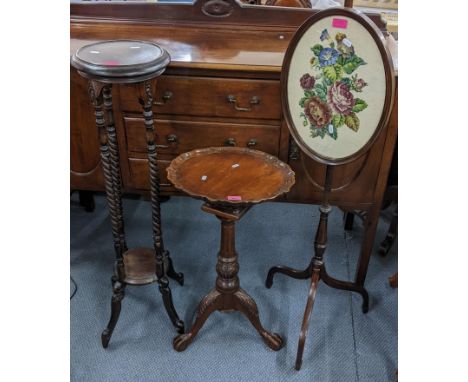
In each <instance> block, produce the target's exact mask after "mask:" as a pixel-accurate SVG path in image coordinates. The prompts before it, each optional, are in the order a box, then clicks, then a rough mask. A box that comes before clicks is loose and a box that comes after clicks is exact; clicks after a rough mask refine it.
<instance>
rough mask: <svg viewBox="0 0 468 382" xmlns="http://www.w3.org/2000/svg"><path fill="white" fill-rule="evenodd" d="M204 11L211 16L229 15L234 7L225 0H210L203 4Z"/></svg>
mask: <svg viewBox="0 0 468 382" xmlns="http://www.w3.org/2000/svg"><path fill="white" fill-rule="evenodd" d="M202 11H203V13H204V14H205V15H207V16H211V17H227V16H229V15H230V14H231V13H232V11H233V7H232V5H231V4H229V3H228V2H227V1H225V0H209V1H207V2H206V3H205V4H203V7H202Z"/></svg>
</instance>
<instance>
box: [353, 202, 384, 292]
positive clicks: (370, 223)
mask: <svg viewBox="0 0 468 382" xmlns="http://www.w3.org/2000/svg"><path fill="white" fill-rule="evenodd" d="M379 216H380V209H379V208H378V207H376V206H373V207H372V209H370V210H369V211H368V213H367V214H366V217H365V219H364V238H363V241H362V245H361V254H360V256H359V262H358V267H357V270H356V277H355V279H354V282H355V284H358V285H361V286H364V282H365V281H366V275H367V269H368V267H369V260H370V256H371V253H372V247H373V244H374V237H375V232H376V230H377V223H378V221H379Z"/></svg>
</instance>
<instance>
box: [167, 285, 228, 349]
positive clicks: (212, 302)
mask: <svg viewBox="0 0 468 382" xmlns="http://www.w3.org/2000/svg"><path fill="white" fill-rule="evenodd" d="M221 307H222V301H221V293H220V292H218V291H217V290H216V289H212V290H211V292H210V293H208V294H207V295H206V296H205V297H204V298H203V299H202V300H201V302H200V304H198V309H197V318H196V319H195V322H194V324H193V326H192V328H191V329H190V331H189V332H188V333H185V334H179V335H178V336H176V337H175V338H174V340H173V341H172V345H173V347H174V349H175V350H177V351H179V352H181V351H184V350H185V349H187V346H188V345H190V343H191V342H192V341H193V339H194V338H195V336H196V335H197V333H198V332H199V331H200V329H201V328H202V326H203V324H204V323H205V321H206V320H207V318H208V317H209V316H210V314H211V313H213V312H214V311H216V310H217V309H220V308H221Z"/></svg>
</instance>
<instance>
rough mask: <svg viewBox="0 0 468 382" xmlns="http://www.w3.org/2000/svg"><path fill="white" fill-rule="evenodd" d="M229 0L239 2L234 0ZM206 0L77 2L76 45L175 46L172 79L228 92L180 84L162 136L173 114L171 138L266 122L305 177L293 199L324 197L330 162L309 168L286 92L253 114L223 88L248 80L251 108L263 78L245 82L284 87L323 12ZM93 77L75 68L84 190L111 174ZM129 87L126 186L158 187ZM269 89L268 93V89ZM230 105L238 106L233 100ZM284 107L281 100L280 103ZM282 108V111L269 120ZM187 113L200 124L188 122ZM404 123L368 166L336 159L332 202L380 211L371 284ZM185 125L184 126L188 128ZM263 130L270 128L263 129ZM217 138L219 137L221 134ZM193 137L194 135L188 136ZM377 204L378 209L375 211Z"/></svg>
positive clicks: (117, 96)
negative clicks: (292, 46)
mask: <svg viewBox="0 0 468 382" xmlns="http://www.w3.org/2000/svg"><path fill="white" fill-rule="evenodd" d="M226 1H227V2H228V3H233V0H226ZM205 3H206V0H199V2H198V3H197V4H196V5H195V6H192V5H180V4H179V5H174V4H170V5H169V4H161V3H156V4H141V3H139V4H135V3H126V4H116V3H110V2H105V3H102V2H101V3H99V4H98V3H95V2H75V1H72V4H71V27H70V30H71V40H70V51H71V52H74V50H75V49H77V48H78V47H81V46H83V45H85V44H88V43H91V42H93V41H101V40H104V39H112V38H119V39H125V38H136V39H142V40H148V41H153V42H156V43H158V44H160V45H161V46H163V47H165V48H167V50H168V51H169V53H170V55H171V58H172V61H171V63H170V65H169V66H168V68H167V70H166V72H165V74H164V76H162V78H161V81H162V82H163V81H166V80H165V78H174V77H175V78H179V77H180V78H181V79H184V78H185V79H187V81H189V80H190V78H192V77H196V78H198V79H200V78H201V79H202V80H203V81H202V82H203V83H204V84H206V88H207V89H208V88H211V86H212V85H213V89H217V90H215V91H214V93H212V92H211V91H210V90H206V89H205V90H203V92H204V93H203V94H204V96H207V97H212V98H210V99H211V100H213V99H216V100H218V102H219V104H216V105H211V106H207V105H203V104H201V103H200V102H199V100H196V101H195V100H194V97H196V95H193V94H188V92H187V93H186V94H185V97H184V96H183V95H181V93H179V92H177V94H176V93H174V94H176V96H177V97H182V98H178V99H179V101H180V102H178V105H177V106H176V108H175V109H174V110H176V111H177V110H179V111H180V112H181V113H184V114H174V113H172V112H171V111H170V112H168V113H167V114H162V113H161V112H162V110H160V109H164V108H166V109H167V110H171V109H170V108H169V106H170V102H171V101H170V100H169V101H168V103H167V105H162V106H154V107H153V111H154V112H155V113H156V115H157V119H156V125H155V130H156V136H157V139H159V136H158V121H167V124H166V125H164V123H166V122H161V123H162V125H161V133H162V135H161V136H162V137H163V138H164V139H165V137H164V135H166V136H167V133H166V131H168V130H167V128H168V127H169V125H171V127H172V128H174V129H177V130H179V129H180V131H182V130H183V131H185V132H187V134H188V131H189V126H192V127H193V129H194V132H197V133H200V131H201V129H202V128H201V126H202V125H203V123H204V122H206V127H205V128H203V131H207V132H208V130H209V128H210V127H211V126H214V125H215V124H216V123H219V124H220V126H223V127H222V128H221V129H220V130H222V131H223V133H221V132H218V135H217V136H219V137H220V139H221V138H222V139H224V138H230V134H229V133H230V131H231V129H232V128H233V127H234V125H233V124H238V125H242V127H240V126H239V130H238V131H242V132H244V131H246V130H247V129H250V128H252V129H257V128H258V129H259V131H260V129H263V130H262V131H263V135H262V136H264V137H265V138H266V137H269V138H271V140H272V142H275V145H276V142H278V141H279V148H278V151H277V153H274V152H273V151H270V148H271V149H273V145H271V146H268V147H265V146H261V145H263V144H265V143H264V142H265V141H264V139H261V140H260V138H259V139H258V142H259V143H258V146H257V148H259V149H261V150H264V151H268V152H270V153H271V154H275V155H277V156H279V158H280V159H281V160H283V161H287V162H288V163H289V165H290V166H291V167H292V168H293V170H294V171H295V172H296V175H297V176H296V184H295V185H294V186H293V187H292V189H291V191H290V192H289V193H288V194H287V195H286V198H287V199H286V200H288V201H291V202H303V203H319V202H320V198H321V189H320V187H318V186H317V184H318V185H320V180H321V179H323V176H324V167H321V166H320V165H318V166H314V167H309V166H306V167H305V168H306V169H307V171H305V169H304V164H303V162H304V160H303V158H301V156H300V154H299V152H298V150H296V152H295V151H294V144H293V143H291V140H290V135H289V132H288V128H287V125H286V123H285V121H284V118H283V117H282V113H281V110H280V107H279V106H273V105H275V104H276V102H277V101H272V102H271V105H267V104H266V102H262V99H261V100H260V104H259V105H254V106H253V107H254V108H256V109H258V108H259V107H262V110H263V111H262V113H264V114H263V116H262V117H261V118H262V119H258V117H257V116H256V115H255V114H254V113H252V114H250V113H247V112H239V111H237V110H235V108H234V107H233V106H234V105H233V104H232V103H228V102H227V101H226V99H224V98H222V97H221V95H225V94H224V90H226V89H228V90H229V89H231V88H227V87H225V88H223V80H227V82H226V83H229V84H238V83H241V84H242V86H241V87H240V89H241V90H242V92H241V93H242V94H234V95H236V96H237V97H238V99H239V100H240V101H241V104H240V106H241V107H245V106H246V105H245V104H244V102H246V101H249V100H250V99H251V97H252V96H253V95H257V94H253V93H252V92H250V93H249V94H247V92H249V91H251V90H252V89H255V90H258V85H252V87H249V85H248V84H247V85H244V84H245V83H246V82H250V81H252V84H258V82H257V81H260V80H265V81H266V82H267V83H268V84H270V83H276V85H268V86H267V87H266V88H264V89H268V91H267V93H269V90H271V91H272V92H273V89H276V88H277V87H278V86H279V80H280V73H281V65H282V62H283V58H284V53H285V51H286V48H287V46H288V44H289V42H290V40H291V38H292V35H293V34H294V32H295V31H296V30H297V29H298V27H299V26H300V25H301V24H302V23H303V22H304V21H305V20H306V19H307V18H308V17H309V16H310V15H312V14H313V13H314V12H315V11H314V10H311V9H300V8H296V9H294V8H284V7H262V6H238V5H237V4H234V5H233V10H234V11H233V12H232V13H231V14H230V15H229V16H227V17H218V18H216V17H212V16H207V15H206V14H204V13H203V11H202V7H203V5H204V4H205ZM372 19H373V21H374V22H376V24H377V26H378V27H379V28H380V29H381V30H384V29H385V25H384V23H383V22H382V20H381V18H380V16H379V15H374V16H372ZM211 79H213V82H211ZM232 80H235V81H232ZM239 80H243V81H244V82H242V81H239ZM171 81H172V80H171ZM245 81H246V82H245ZM175 82H177V81H175ZM260 82H261V83H263V82H262V81H260ZM85 83H86V82H85V81H84V80H83V79H81V78H79V76H78V75H77V74H76V72H75V70H74V69H73V70H72V73H71V103H72V115H71V119H72V121H71V129H72V133H71V135H72V144H71V162H72V166H71V170H72V171H71V187H72V188H74V189H90V190H103V185H104V181H103V176H102V172H101V170H100V167H101V166H100V165H99V161H100V160H99V152H98V149H97V147H96V146H95V143H94V142H95V137H96V128H95V126H94V122H93V121H94V117H93V115H92V110H91V109H90V107H89V100H88V97H87V94H86V91H85V90H84V89H85V88H83V86H84V85H85ZM163 84H164V82H163ZM226 86H227V85H226ZM122 89H124V87H122V86H120V85H117V86H114V87H113V93H114V96H113V101H114V102H113V104H114V113H115V125H116V129H117V136H118V145H119V150H120V154H121V155H120V156H121V158H120V165H121V170H122V180H123V191H125V192H140V193H147V192H148V190H149V183H148V180H147V173H145V171H148V170H147V168H148V167H147V162H146V161H145V158H144V156H142V155H141V154H142V153H141V152H134V151H131V150H130V149H129V146H128V143H129V142H130V144H131V145H132V144H134V143H135V142H136V144H137V145H140V143H141V142H140V141H139V138H137V136H136V135H135V134H133V133H131V134H130V136H129V135H128V134H127V133H128V132H127V131H126V126H125V120H124V117H129V118H134V117H136V116H139V115H141V114H140V112H141V111H140V110H141V109H140V107H139V106H138V105H137V104H135V103H134V101H132V100H130V99H128V101H129V103H128V104H127V103H125V102H126V101H125V100H127V98H128V95H126V92H127V91H126V90H124V91H121V90H122ZM125 89H126V87H125ZM167 90H169V89H165V88H164V86H163V87H162V88H161V89H160V88H156V89H154V90H153V91H154V94H155V97H154V98H155V99H154V100H155V101H156V102H161V101H163V99H162V96H163V95H164V93H165V92H166V91H167ZM213 94H218V96H216V97H215V96H214V95H213ZM260 96H261V97H262V95H260ZM266 96H268V97H270V98H269V99H270V100H272V99H276V100H277V99H278V95H275V94H271V95H270V94H267V95H266ZM263 97H265V95H263ZM272 97H273V98H272ZM174 99H175V98H173V99H172V101H173V100H174ZM122 100H124V102H123V103H124V104H125V107H122V105H121V103H122ZM263 100H265V98H264V99H263ZM184 101H190V102H191V105H193V106H197V107H196V108H195V109H193V108H192V109H190V108H188V107H186V108H185V111H181V108H182V106H179V105H182V104H184ZM197 102H198V103H197ZM395 103H396V102H395ZM172 107H175V106H174V105H173V106H172ZM210 107H211V108H212V109H213V111H214V112H213V114H212V115H208V113H209V111H210ZM228 107H231V109H229V108H228ZM265 107H267V108H265ZM276 107H277V108H278V109H276V110H273V108H276ZM269 108H270V109H269ZM166 109H165V110H166ZM256 109H254V110H256ZM395 110H396V105H395V104H394V113H393V114H394V115H395V116H396V112H395ZM231 112H232V114H231ZM216 113H218V114H216ZM216 115H221V116H216ZM273 115H274V116H275V119H268V118H270V117H271V116H273ZM184 121H185V122H184ZM186 122H192V123H191V124H186ZM396 124H397V120H396V117H392V118H391V120H390V122H389V124H388V126H387V127H386V128H385V129H384V130H383V131H382V134H381V136H380V137H379V138H378V140H377V141H376V142H375V144H374V147H373V149H371V151H370V152H369V153H368V154H367V157H366V158H365V159H362V160H363V161H364V164H363V166H362V168H360V166H361V163H360V161H356V163H352V164H349V165H343V166H338V167H337V168H336V173H335V178H334V185H333V187H332V188H333V190H332V193H331V196H330V202H331V203H333V204H337V205H340V206H345V207H347V208H348V209H364V210H367V211H370V212H371V213H370V216H371V218H370V219H369V221H368V223H367V224H366V225H365V227H366V228H365V239H364V242H363V247H362V251H361V261H360V265H359V267H358V269H359V270H358V273H357V276H356V277H357V278H356V280H357V281H358V282H361V283H363V282H364V279H365V274H366V270H367V263H368V259H369V256H370V253H371V249H372V243H373V240H374V235H375V229H374V228H375V225H376V224H377V218H372V216H374V217H377V216H378V206H379V204H380V203H381V198H382V195H383V192H384V187H383V186H382V184H383V185H385V182H386V177H387V175H388V166H389V162H390V160H389V159H388V156H389V155H388V151H390V157H391V152H392V150H393V145H394V141H395V139H394V137H396V130H397V127H396ZM267 125H268V127H267ZM270 125H271V126H275V128H276V127H277V126H280V130H279V131H278V135H277V136H275V137H274V138H273V136H272V135H271V134H272V132H273V130H272V129H271V128H270V127H269V126H270ZM198 127H200V129H198ZM244 128H245V130H244ZM205 129H206V130H205ZM180 134H181V136H182V135H183V133H182V132H181V133H180ZM210 134H211V133H206V134H203V133H202V134H192V137H191V142H193V145H194V146H196V148H200V147H205V142H206V143H208V140H209V139H208V136H209V135H210ZM248 135H249V134H245V135H242V136H243V137H245V138H243V139H244V140H243V141H242V139H241V138H240V136H238V137H239V138H238V139H237V142H238V145H241V144H242V143H243V142H245V139H247V136H248ZM255 135H256V136H257V135H258V136H260V132H259V133H258V134H255ZM254 138H255V137H254ZM164 139H163V141H164ZM181 139H182V138H181ZM210 139H211V138H210ZM213 139H214V138H213ZM135 140H136V141H135ZM217 140H218V138H216V141H217ZM249 140H250V138H249ZM132 142H133V143H132ZM181 142H182V141H181ZM183 142H185V139H184V140H183ZM210 142H211V141H210ZM392 142H393V143H392ZM158 144H163V145H164V144H165V143H163V142H160V141H158ZM210 144H211V143H210ZM138 147H139V146H138ZM168 151H171V153H168V154H167V155H166V156H164V157H160V160H165V161H170V160H171V159H172V158H173V157H174V155H176V154H179V153H180V152H179V151H178V152H177V153H175V151H177V150H176V149H172V148H171V149H170V150H168ZM305 164H307V163H305ZM135 174H136V175H135ZM164 174H165V172H164V171H162V173H161V175H163V176H164ZM349 182H351V183H350V184H349V185H348V187H347V192H344V191H343V190H339V189H337V188H339V187H341V186H343V185H345V184H347V183H349ZM163 183H164V179H163ZM161 192H162V193H163V194H165V195H170V194H174V193H177V191H176V190H175V189H174V187H172V186H171V187H169V186H162V187H161ZM375 206H377V207H375ZM374 207H375V208H377V210H375V209H374ZM372 212H374V215H373V214H372Z"/></svg>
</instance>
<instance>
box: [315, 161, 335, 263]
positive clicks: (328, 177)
mask: <svg viewBox="0 0 468 382" xmlns="http://www.w3.org/2000/svg"><path fill="white" fill-rule="evenodd" d="M332 169H333V167H332V166H327V167H326V172H325V183H324V187H323V198H322V205H321V206H320V207H319V210H320V221H319V225H318V228H317V232H316V234H315V240H314V250H315V251H314V252H315V254H314V257H313V258H312V264H311V265H312V267H313V268H319V267H322V266H323V255H324V253H325V250H326V248H327V239H328V237H327V232H328V215H329V213H330V211H331V206H330V205H329V204H328V197H329V193H330V190H331V181H332V172H333V170H332Z"/></svg>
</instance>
